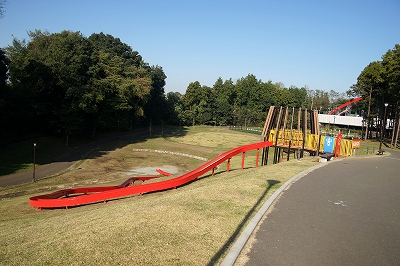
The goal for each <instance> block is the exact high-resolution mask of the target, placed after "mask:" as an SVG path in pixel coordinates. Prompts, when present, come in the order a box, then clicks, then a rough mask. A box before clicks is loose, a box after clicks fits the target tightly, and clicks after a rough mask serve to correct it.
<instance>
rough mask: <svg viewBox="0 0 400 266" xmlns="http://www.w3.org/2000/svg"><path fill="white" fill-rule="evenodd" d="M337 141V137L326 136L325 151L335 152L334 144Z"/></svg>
mask: <svg viewBox="0 0 400 266" xmlns="http://www.w3.org/2000/svg"><path fill="white" fill-rule="evenodd" d="M334 143H335V139H334V138H333V137H329V136H327V137H325V140H324V152H329V153H333V144H334Z"/></svg>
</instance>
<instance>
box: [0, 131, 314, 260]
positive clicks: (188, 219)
mask: <svg viewBox="0 0 400 266" xmlns="http://www.w3.org/2000/svg"><path fill="white" fill-rule="evenodd" d="M258 141H261V139H260V136H258V135H254V134H248V133H245V132H236V131H229V130H228V129H225V128H213V127H198V126H196V127H192V128H189V129H187V132H186V133H185V134H181V135H180V136H178V137H174V136H168V137H165V136H164V137H153V138H148V139H143V140H142V141H140V142H135V141H126V140H124V141H118V142H116V143H113V144H110V145H107V146H105V147H101V148H100V149H98V150H96V151H95V152H94V153H93V154H91V155H90V156H89V157H88V158H86V159H85V160H83V161H81V162H80V163H79V167H76V168H74V169H72V170H70V171H66V172H65V173H63V174H62V175H58V176H55V177H52V178H47V179H44V180H40V181H39V182H36V183H27V184H22V185H18V186H13V187H8V188H5V189H1V190H0V199H1V204H0V213H1V217H0V241H1V246H0V265H207V264H209V265H213V264H218V263H220V262H221V261H222V259H223V258H224V256H225V255H226V252H227V251H228V249H229V247H230V246H231V245H232V244H233V243H234V240H235V239H236V238H237V237H238V235H239V234H240V232H241V230H242V229H243V228H244V227H245V226H246V224H247V223H248V222H249V221H250V219H251V218H252V217H253V216H254V214H255V213H256V212H257V210H258V209H259V208H260V207H261V206H262V204H263V203H264V202H265V201H266V200H267V199H268V197H269V196H271V195H272V193H273V192H274V191H276V189H277V188H279V187H280V186H281V185H282V184H283V183H284V182H285V181H287V180H288V179H290V178H291V177H293V176H294V175H295V174H297V173H299V172H301V171H303V170H305V169H307V168H309V167H311V166H314V165H315V164H317V162H316V161H317V160H316V158H315V157H304V158H302V159H301V160H300V161H297V160H290V161H288V162H284V163H279V164H276V165H272V164H269V165H267V166H262V167H258V168H256V167H255V152H248V154H246V160H245V162H246V164H245V169H244V170H242V169H240V168H241V156H240V155H239V156H236V157H234V158H233V159H232V161H231V171H230V172H226V171H225V170H226V164H222V165H221V166H220V167H219V169H218V170H217V171H216V172H215V175H214V176H212V175H211V173H207V174H206V175H204V176H202V177H201V178H200V179H199V180H197V181H195V182H193V183H190V184H188V185H186V186H183V187H179V188H177V189H173V190H167V191H163V192H157V193H150V194H144V195H143V196H138V195H134V196H131V197H126V198H123V199H117V200H111V201H109V202H107V203H97V204H90V205H86V206H81V207H75V208H70V209H68V210H65V209H54V210H42V211H40V210H37V209H34V208H32V207H30V206H29V197H31V196H35V195H40V194H44V193H49V192H53V191H56V190H59V189H63V188H68V187H79V186H99V185H110V184H118V183H121V182H122V181H123V180H125V179H126V178H127V175H126V172H127V171H128V170H129V169H131V168H135V167H144V166H162V165H170V166H174V167H176V168H177V169H178V171H179V174H180V173H185V172H186V171H189V170H192V169H194V168H195V167H197V166H199V165H201V164H203V163H204V161H201V160H196V159H193V158H190V157H184V156H177V155H173V153H169V154H160V153H154V152H143V151H141V152H134V150H135V149H136V150H137V149H158V150H166V151H171V152H180V153H184V154H191V155H196V156H200V157H204V158H208V159H211V158H213V157H215V156H216V155H218V154H220V153H222V152H224V151H227V150H229V149H231V148H234V147H237V146H240V145H244V144H250V143H254V142H258ZM271 157H272V155H271Z"/></svg>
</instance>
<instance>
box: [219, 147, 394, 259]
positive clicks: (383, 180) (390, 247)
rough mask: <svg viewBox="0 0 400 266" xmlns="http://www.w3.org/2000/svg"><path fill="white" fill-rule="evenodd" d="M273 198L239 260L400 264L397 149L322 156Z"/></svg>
mask: <svg viewBox="0 0 400 266" xmlns="http://www.w3.org/2000/svg"><path fill="white" fill-rule="evenodd" d="M271 205H272V206H268V207H267V208H265V210H267V209H268V211H267V212H266V213H264V216H263V218H262V219H261V222H260V223H258V227H257V229H256V230H254V231H253V233H252V235H251V236H250V239H251V241H248V242H247V246H246V248H244V249H243V251H242V254H241V255H240V258H241V259H240V260H237V261H236V263H237V264H238V263H239V262H240V261H241V264H243V260H242V259H243V258H246V259H247V262H246V263H245V264H244V265H247V266H253V265H400V152H397V151H390V154H389V155H387V156H373V157H362V158H346V159H343V160H334V161H332V162H328V163H324V166H323V167H319V168H317V169H314V170H313V171H311V172H309V173H308V174H306V175H305V176H303V177H300V178H298V179H296V180H295V182H293V183H292V184H290V185H288V186H287V188H286V189H285V190H283V191H282V192H281V193H280V195H279V196H278V197H277V198H276V200H275V201H274V203H273V204H272V203H271ZM246 250H247V251H246ZM248 250H250V251H248ZM245 252H247V253H245ZM229 256H231V254H228V257H229ZM238 256H239V255H238ZM244 261H246V260H244ZM231 262H232V263H231ZM234 262H235V260H230V261H228V260H227V259H225V261H224V262H223V265H232V264H234Z"/></svg>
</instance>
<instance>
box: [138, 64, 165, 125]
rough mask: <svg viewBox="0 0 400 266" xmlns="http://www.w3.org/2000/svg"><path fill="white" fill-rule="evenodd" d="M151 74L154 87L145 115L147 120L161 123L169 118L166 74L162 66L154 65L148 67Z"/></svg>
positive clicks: (145, 108)
mask: <svg viewBox="0 0 400 266" xmlns="http://www.w3.org/2000/svg"><path fill="white" fill-rule="evenodd" d="M148 71H149V73H150V76H151V81H152V83H151V84H152V85H151V86H152V89H151V91H150V96H149V100H148V101H147V103H146V104H145V106H144V115H145V117H146V120H147V122H149V123H150V124H153V123H154V124H159V123H163V122H164V121H166V120H168V118H167V112H166V108H167V103H166V99H165V91H164V87H165V79H166V78H167V76H166V75H165V73H164V71H163V69H162V67H160V66H152V67H148Z"/></svg>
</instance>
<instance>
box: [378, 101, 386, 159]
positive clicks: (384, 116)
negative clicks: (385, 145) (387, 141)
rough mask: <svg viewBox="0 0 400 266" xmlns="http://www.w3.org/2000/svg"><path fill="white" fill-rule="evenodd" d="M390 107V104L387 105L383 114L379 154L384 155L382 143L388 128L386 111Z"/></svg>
mask: <svg viewBox="0 0 400 266" xmlns="http://www.w3.org/2000/svg"><path fill="white" fill-rule="evenodd" d="M388 105H389V104H388V103H385V111H384V113H383V121H382V123H381V141H380V143H379V151H378V153H379V154H382V153H383V150H382V141H383V134H384V133H385V128H386V109H387V107H388Z"/></svg>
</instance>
